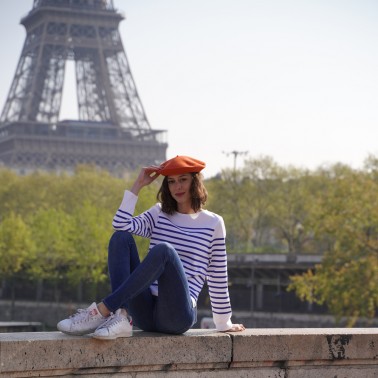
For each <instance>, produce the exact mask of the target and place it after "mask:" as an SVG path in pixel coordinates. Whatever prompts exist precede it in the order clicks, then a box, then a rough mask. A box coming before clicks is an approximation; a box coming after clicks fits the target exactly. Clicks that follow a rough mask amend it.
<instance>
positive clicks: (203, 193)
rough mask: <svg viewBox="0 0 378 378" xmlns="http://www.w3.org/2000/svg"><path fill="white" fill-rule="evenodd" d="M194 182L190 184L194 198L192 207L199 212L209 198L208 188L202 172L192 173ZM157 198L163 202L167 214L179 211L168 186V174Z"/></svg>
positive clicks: (162, 205)
mask: <svg viewBox="0 0 378 378" xmlns="http://www.w3.org/2000/svg"><path fill="white" fill-rule="evenodd" d="M192 178H193V179H192V183H191V185H190V196H191V199H192V203H191V207H192V209H193V210H194V211H195V212H197V211H198V210H201V209H202V206H204V205H205V203H206V200H207V190H206V188H205V185H204V184H203V176H202V173H192ZM156 197H157V199H158V201H159V202H161V209H162V211H163V212H164V213H166V214H173V213H174V212H175V211H177V202H176V200H175V199H174V198H173V197H172V196H171V192H170V191H169V187H168V176H165V177H164V180H163V182H162V184H161V186H160V189H159V191H158V194H157V196H156Z"/></svg>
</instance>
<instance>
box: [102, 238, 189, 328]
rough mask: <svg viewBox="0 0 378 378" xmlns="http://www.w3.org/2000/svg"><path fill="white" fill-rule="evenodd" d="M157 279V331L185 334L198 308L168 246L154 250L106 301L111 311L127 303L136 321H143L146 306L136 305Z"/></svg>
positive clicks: (178, 262)
mask: <svg viewBox="0 0 378 378" xmlns="http://www.w3.org/2000/svg"><path fill="white" fill-rule="evenodd" d="M156 280H158V283H159V297H158V298H157V299H155V301H156V311H155V318H154V324H155V330H156V331H160V332H169V333H182V332H185V331H186V330H187V329H189V328H190V327H191V326H192V325H193V323H194V322H195V309H193V305H192V301H191V298H190V295H189V287H188V283H187V279H186V277H185V272H184V269H183V267H182V263H181V261H180V258H179V256H178V254H177V252H176V251H175V249H174V248H173V247H172V246H171V245H170V244H168V243H162V244H158V245H157V246H155V247H153V248H152V249H151V251H150V252H149V253H148V254H147V256H146V257H145V259H144V260H143V262H142V263H139V264H138V265H137V266H136V267H135V269H133V270H132V271H131V274H130V275H129V276H128V277H127V278H126V279H125V280H124V281H123V283H121V284H120V285H119V286H118V287H117V288H116V289H115V290H114V291H113V292H112V294H110V295H109V296H107V297H106V298H105V299H104V301H103V302H104V303H105V305H106V306H107V307H108V309H109V310H110V311H115V310H116V309H118V308H119V307H121V306H122V305H124V304H126V308H128V309H129V310H130V314H131V315H132V316H133V318H134V316H136V315H137V316H136V318H137V319H138V321H140V320H143V319H141V317H142V318H143V314H144V313H145V311H143V306H137V304H138V303H139V302H140V301H141V300H142V298H143V297H142V296H141V295H143V294H142V293H145V292H147V291H148V292H149V286H150V285H151V284H152V283H153V282H154V281H156ZM118 283H119V281H117V284H118ZM137 325H138V324H137ZM138 326H139V325H138ZM142 329H146V328H143V327H142Z"/></svg>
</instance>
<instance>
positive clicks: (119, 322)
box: [93, 309, 133, 340]
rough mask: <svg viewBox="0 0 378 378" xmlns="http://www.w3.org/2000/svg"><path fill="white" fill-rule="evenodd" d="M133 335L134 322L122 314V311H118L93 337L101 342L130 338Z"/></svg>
mask: <svg viewBox="0 0 378 378" xmlns="http://www.w3.org/2000/svg"><path fill="white" fill-rule="evenodd" d="M132 335H133V325H132V322H131V321H130V320H129V319H128V317H127V315H125V314H123V313H122V309H118V310H117V311H116V312H115V313H114V314H112V315H110V316H109V317H108V319H107V320H106V322H104V323H103V324H101V325H100V326H99V327H98V328H97V329H96V331H95V332H94V334H93V337H94V338H95V339H100V340H114V339H116V338H117V337H130V336H132Z"/></svg>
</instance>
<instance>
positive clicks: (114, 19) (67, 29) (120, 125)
mask: <svg viewBox="0 0 378 378" xmlns="http://www.w3.org/2000/svg"><path fill="white" fill-rule="evenodd" d="M123 18H124V17H123V16H122V14H120V13H119V12H118V11H117V10H116V9H115V8H114V5H113V1H112V0H34V3H33V8H32V10H31V11H30V12H29V14H28V15H27V16H26V17H24V18H23V19H22V20H21V24H22V25H23V26H24V27H25V29H26V32H27V36H26V40H25V43H24V47H23V50H22V53H21V57H20V60H19V62H18V66H17V69H16V73H15V76H14V79H13V82H12V85H11V88H10V91H9V94H8V97H7V100H6V103H5V106H4V108H3V111H2V114H1V117H0V161H2V162H3V164H5V165H6V166H10V167H12V168H15V169H18V170H21V171H28V170H35V169H46V170H62V169H63V170H67V169H68V170H72V169H73V168H74V167H75V166H76V165H77V164H80V163H91V164H96V165H98V166H100V167H103V168H106V169H108V170H110V171H115V172H119V171H123V170H128V169H134V168H136V167H137V166H140V165H145V164H149V163H151V162H155V161H162V160H165V154H166V149H167V143H166V141H165V134H166V132H165V131H164V130H153V129H152V128H151V127H150V125H149V122H148V120H147V117H146V114H145V111H144V109H143V106H142V103H141V101H140V98H139V95H138V92H137V90H136V86H135V83H134V79H133V77H132V74H131V71H130V67H129V63H128V60H127V57H126V54H125V51H124V48H123V45H122V41H121V38H120V34H119V31H118V26H119V23H120V21H122V20H123ZM68 60H73V61H74V62H75V72H76V90H77V101H78V104H77V106H78V114H79V117H78V118H79V119H78V120H73V121H72V120H65V121H62V120H59V113H60V109H61V102H62V92H63V84H64V75H65V66H66V62H67V61H68Z"/></svg>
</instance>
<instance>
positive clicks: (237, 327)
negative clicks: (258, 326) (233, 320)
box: [223, 324, 245, 332]
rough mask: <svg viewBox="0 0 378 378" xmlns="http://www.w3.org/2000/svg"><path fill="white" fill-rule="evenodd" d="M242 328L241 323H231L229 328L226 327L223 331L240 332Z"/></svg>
mask: <svg viewBox="0 0 378 378" xmlns="http://www.w3.org/2000/svg"><path fill="white" fill-rule="evenodd" d="M244 330H245V327H244V326H243V324H233V325H232V327H231V328H230V329H228V330H227V331H223V332H240V331H244Z"/></svg>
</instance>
